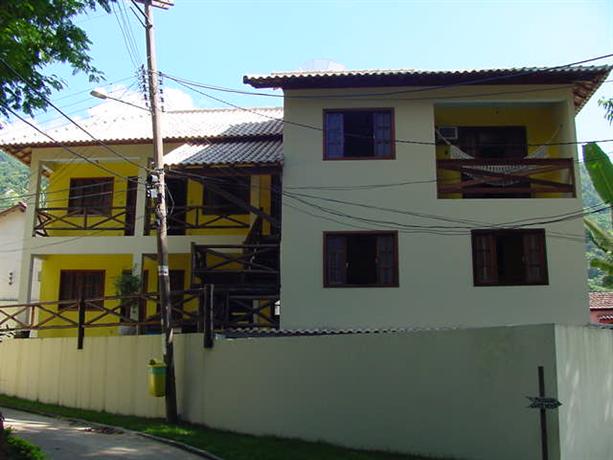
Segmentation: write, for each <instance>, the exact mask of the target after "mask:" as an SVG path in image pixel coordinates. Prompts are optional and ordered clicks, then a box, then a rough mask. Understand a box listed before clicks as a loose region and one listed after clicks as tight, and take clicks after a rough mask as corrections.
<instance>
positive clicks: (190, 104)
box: [164, 88, 194, 110]
mask: <svg viewBox="0 0 613 460" xmlns="http://www.w3.org/2000/svg"><path fill="white" fill-rule="evenodd" d="M193 108H194V101H193V99H192V97H191V96H190V95H189V94H187V93H186V92H184V91H182V90H180V89H178V88H165V89H164V109H165V110H189V109H193Z"/></svg>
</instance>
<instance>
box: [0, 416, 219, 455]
mask: <svg viewBox="0 0 613 460" xmlns="http://www.w3.org/2000/svg"><path fill="white" fill-rule="evenodd" d="M4 407H6V409H12V410H16V411H19V412H25V413H30V414H37V415H42V416H45V417H49V418H55V419H60V420H67V421H69V422H78V423H81V424H83V425H90V426H93V427H102V428H112V429H115V430H118V431H120V432H122V433H130V434H134V435H136V436H140V437H141V438H147V439H150V440H153V441H157V442H160V443H162V444H167V445H169V446H172V447H176V448H177V449H181V450H184V451H186V452H189V453H191V454H194V455H198V456H200V457H202V458H205V459H207V460H224V459H223V458H221V457H218V456H217V455H214V454H212V453H210V452H207V451H206V450H203V449H199V448H197V447H194V446H190V445H189V444H185V443H183V442H180V441H175V440H174V439H168V438H163V437H161V436H156V435H154V434H149V433H142V432H140V431H134V430H129V429H127V428H123V427H120V426H115V425H107V424H105V423H98V422H91V421H89V420H83V419H80V418H73V417H62V416H61V415H57V414H51V413H49V412H45V411H37V410H23V409H15V408H13V407H8V406H4ZM0 409H2V407H0ZM0 412H1V411H0Z"/></svg>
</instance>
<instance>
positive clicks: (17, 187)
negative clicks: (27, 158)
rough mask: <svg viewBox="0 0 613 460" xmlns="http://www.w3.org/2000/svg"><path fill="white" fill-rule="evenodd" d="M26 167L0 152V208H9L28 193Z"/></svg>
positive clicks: (27, 171) (27, 172)
mask: <svg viewBox="0 0 613 460" xmlns="http://www.w3.org/2000/svg"><path fill="white" fill-rule="evenodd" d="M28 179H29V170H28V167H27V166H26V165H24V164H22V163H20V162H19V161H18V160H16V159H15V158H13V157H11V156H9V155H7V154H5V153H4V152H0V210H2V209H4V208H9V207H11V206H13V205H14V204H16V203H17V201H19V199H20V197H21V196H23V195H25V194H26V193H28Z"/></svg>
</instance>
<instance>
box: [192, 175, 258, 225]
mask: <svg viewBox="0 0 613 460" xmlns="http://www.w3.org/2000/svg"><path fill="white" fill-rule="evenodd" d="M209 185H213V186H214V187H215V188H218V189H219V190H221V191H222V192H223V194H226V193H227V194H228V195H232V196H233V197H235V198H237V199H239V200H240V201H242V202H244V203H246V204H249V203H250V201H251V181H250V177H249V176H232V177H219V176H215V177H210V178H208V179H207V180H206V181H205V182H204V196H203V198H202V199H203V201H204V212H205V214H225V215H227V214H249V211H248V210H247V209H245V208H244V207H242V206H240V205H238V204H237V203H235V202H233V201H231V200H229V199H228V198H227V197H225V196H223V195H222V194H219V193H215V191H213V190H211V187H210V186H209Z"/></svg>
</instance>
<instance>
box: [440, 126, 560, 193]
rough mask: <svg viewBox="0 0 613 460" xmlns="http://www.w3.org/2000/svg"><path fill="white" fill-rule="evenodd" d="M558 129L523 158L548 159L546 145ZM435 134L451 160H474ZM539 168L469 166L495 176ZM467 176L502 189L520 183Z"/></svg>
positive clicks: (480, 176) (516, 180)
mask: <svg viewBox="0 0 613 460" xmlns="http://www.w3.org/2000/svg"><path fill="white" fill-rule="evenodd" d="M559 129H560V128H558V129H557V130H556V132H555V133H554V134H553V136H551V139H550V140H549V141H548V142H546V143H545V144H544V145H541V146H540V147H538V148H537V149H536V150H534V151H533V152H532V153H530V154H528V155H527V156H526V157H524V159H527V160H532V159H542V158H547V157H548V151H549V148H548V147H549V146H548V145H547V144H550V143H551V141H552V140H553V139H554V138H555V137H556V136H557V134H558V131H559ZM436 133H437V134H438V136H439V138H440V139H442V140H443V142H445V144H447V146H448V147H449V157H450V158H451V159H453V160H474V159H475V157H473V156H471V155H469V154H468V153H466V152H464V151H462V150H461V149H460V148H459V147H457V146H456V145H453V144H452V143H451V142H449V140H447V139H446V138H445V137H444V136H443V135H441V133H440V131H439V130H438V129H437V130H436ZM537 168H539V166H538V165H482V166H471V169H478V170H479V171H484V172H491V173H495V174H516V173H519V172H525V171H530V170H534V169H537ZM464 174H466V175H467V176H469V177H471V178H473V179H478V180H482V181H483V182H485V183H486V184H489V185H498V186H502V187H506V186H508V185H513V184H516V183H517V182H519V181H520V179H502V178H496V177H491V178H489V179H484V178H483V176H482V175H480V174H471V173H468V172H466V173H464Z"/></svg>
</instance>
